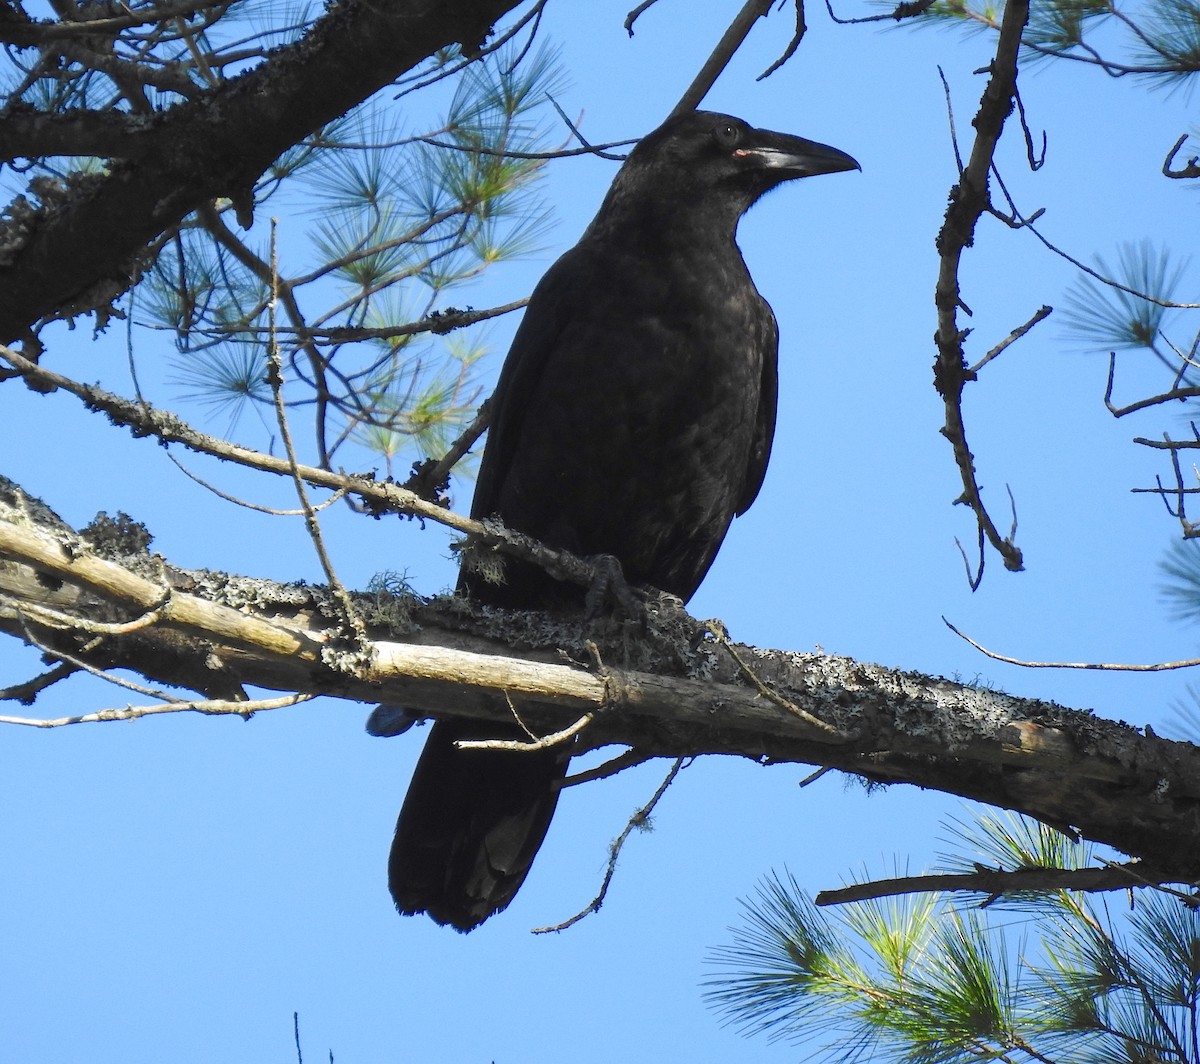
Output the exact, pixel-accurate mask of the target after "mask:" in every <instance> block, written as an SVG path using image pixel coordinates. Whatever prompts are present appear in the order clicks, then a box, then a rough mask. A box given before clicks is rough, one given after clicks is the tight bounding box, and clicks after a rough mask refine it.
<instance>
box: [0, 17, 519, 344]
mask: <svg viewBox="0 0 1200 1064" xmlns="http://www.w3.org/2000/svg"><path fill="white" fill-rule="evenodd" d="M517 4H518V0H396V2H394V3H388V4H378V3H374V2H372V0H344V2H342V3H339V4H336V5H334V6H333V7H332V8H331V9H330V10H329V12H328V14H326V15H325V16H324V17H322V18H321V19H319V20H318V21H317V22H316V23H315V24H314V25H313V27H312V29H311V30H310V31H309V32H308V34H306V35H305V37H303V38H302V39H301V40H300V41H298V42H297V43H296V44H294V45H291V46H289V47H287V48H282V49H280V50H279V51H277V52H274V53H272V55H271V56H270V57H269V58H268V59H267V60H265V61H264V62H263V63H262V64H261V65H260V66H258V67H256V68H255V69H254V70H252V71H251V72H250V73H248V74H246V75H245V76H243V77H241V78H238V79H236V80H233V81H230V82H227V83H225V84H223V85H222V86H221V87H220V88H218V89H216V90H213V91H212V92H209V93H206V94H205V95H203V96H202V97H200V98H198V99H196V100H192V101H188V102H187V103H183V104H179V105H178V106H176V107H174V108H172V109H171V110H169V111H167V112H166V113H164V114H163V115H161V116H155V118H154V119H152V120H150V121H148V122H147V124H146V128H145V132H144V134H143V135H144V136H145V137H146V138H147V140H148V141H149V140H152V141H153V143H154V144H155V151H154V153H153V154H149V153H147V155H146V157H145V158H144V159H141V160H139V161H136V162H125V163H121V164H118V165H117V166H116V167H115V168H114V169H113V170H112V172H111V173H110V174H108V175H107V176H105V177H101V178H88V179H85V180H82V181H80V182H79V183H77V184H76V185H74V186H73V187H72V188H71V190H70V192H69V194H68V195H66V196H65V197H64V198H63V199H62V200H61V201H60V202H57V203H55V204H54V205H52V206H46V207H43V209H42V210H41V211H40V212H39V213H38V215H37V217H36V219H35V221H34V223H33V225H32V227H31V228H30V230H29V232H28V233H27V234H26V242H25V244H24V247H23V248H21V250H20V251H18V252H17V253H16V254H15V255H14V256H13V257H12V258H11V260H10V261H9V262H8V263H7V264H6V265H4V266H0V342H8V341H11V340H13V339H14V338H16V337H19V336H21V335H23V334H24V332H25V330H27V329H29V328H30V327H31V326H33V325H35V324H36V323H37V322H38V321H40V320H43V319H46V318H50V317H55V316H65V315H70V314H78V313H84V312H87V311H88V310H91V309H94V308H95V307H97V306H104V305H107V303H108V302H110V301H111V300H112V299H113V298H115V297H116V296H117V295H119V294H120V293H121V292H123V291H124V290H125V289H126V288H127V287H128V286H129V284H130V283H131V282H132V280H133V279H134V277H135V276H136V274H137V272H138V270H139V268H140V264H139V261H138V260H139V258H140V257H141V256H143V255H144V254H145V249H146V247H147V245H149V244H150V243H151V241H153V240H154V238H155V237H157V236H159V235H160V234H161V233H163V232H164V231H165V230H168V229H170V228H171V227H172V226H174V225H176V224H177V223H178V222H179V221H180V220H181V219H182V218H183V217H184V216H185V215H186V214H188V213H189V212H190V211H192V210H194V209H195V208H196V207H197V206H199V205H200V204H201V203H204V202H206V201H209V200H212V199H214V198H217V197H221V196H225V197H229V198H232V199H235V200H240V199H244V198H245V193H246V191H247V190H248V189H249V188H250V187H251V186H252V185H253V183H254V181H255V180H256V179H257V178H258V177H259V175H261V174H262V173H263V172H264V171H265V170H266V169H267V167H268V166H269V165H270V164H271V163H272V162H273V161H274V160H275V159H276V158H278V157H279V156H280V155H281V154H282V153H283V152H284V151H286V150H287V149H288V148H289V147H291V146H292V145H293V144H296V143H297V142H299V141H300V140H302V139H303V138H304V137H305V136H307V135H308V134H310V133H312V132H314V131H315V130H317V129H319V128H320V127H321V126H323V125H325V124H326V123H328V122H330V121H332V120H333V119H335V118H338V117H339V116H341V115H343V114H345V113H346V112H347V111H348V110H350V109H351V108H352V107H354V106H356V105H357V104H359V103H361V102H362V101H364V100H365V99H367V98H368V97H369V96H371V95H372V94H373V93H375V92H376V91H378V90H379V89H380V88H382V87H383V86H385V85H387V84H388V83H389V82H391V81H392V80H393V79H394V78H395V77H396V76H397V75H399V74H401V73H403V72H404V71H406V70H408V69H410V68H411V67H413V66H414V65H416V64H417V63H419V62H421V60H423V59H425V58H426V57H428V56H430V55H432V54H433V53H434V52H435V51H437V50H438V49H439V48H445V47H449V46H450V45H453V44H461V45H462V46H463V49H464V51H466V52H467V53H468V54H470V53H471V52H472V51H473V50H474V49H476V48H477V47H478V46H479V45H480V44H481V43H482V42H483V41H484V39H485V38H486V37H487V36H488V34H489V33H490V32H491V28H492V25H493V23H495V21H496V20H497V19H499V18H500V17H501V16H502V15H504V14H505V13H506V12H507V11H510V10H511V9H512V8H514V7H516V6H517Z"/></svg>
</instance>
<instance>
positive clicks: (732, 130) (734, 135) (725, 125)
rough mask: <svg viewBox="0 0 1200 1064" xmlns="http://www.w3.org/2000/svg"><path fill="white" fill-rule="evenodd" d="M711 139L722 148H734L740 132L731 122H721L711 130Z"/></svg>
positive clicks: (739, 137) (740, 137)
mask: <svg viewBox="0 0 1200 1064" xmlns="http://www.w3.org/2000/svg"><path fill="white" fill-rule="evenodd" d="M713 138H714V139H715V140H716V142H717V143H718V144H719V145H721V147H722V148H736V147H737V145H738V141H739V140H741V139H742V131H741V130H740V129H738V127H737V126H735V125H734V124H733V123H732V122H722V123H721V124H720V125H719V126H716V127H715V128H714V129H713Z"/></svg>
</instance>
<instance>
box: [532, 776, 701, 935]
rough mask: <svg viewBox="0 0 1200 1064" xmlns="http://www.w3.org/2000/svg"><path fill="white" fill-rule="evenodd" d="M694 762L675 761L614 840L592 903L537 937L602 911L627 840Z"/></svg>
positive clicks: (539, 931) (538, 930)
mask: <svg viewBox="0 0 1200 1064" xmlns="http://www.w3.org/2000/svg"><path fill="white" fill-rule="evenodd" d="M691 761H692V759H691V758H688V757H679V758H676V759H675V763H674V764H673V765H672V766H671V771H670V772H668V773H667V778H666V779H664V780H663V781H662V783H660V784H659V787H658V790H656V791H655V792H654V795H653V797H651V799H650V801H648V802H647V803H646V804H645V805H644V806H642V807H641V809H639V810H638V811H637V812H635V813H634V814H633V816H631V817H630V818H629V823H628V824H626V825H625V830H624V831H622V832H621V834H620V835H618V836H617V838H616V839H615V840H614V842H613V844H612V845H611V846H610V847H609V851H608V868H607V869H605V872H604V880H603V882H601V884H600V890H599V891H598V892H597V893H596V896H595V897H594V898H593V899H592V900H591V902H590V903H589V904H588V905H587V906H586V907H585V908H583V909H580V911H579V912H577V913H576V914H575V915H574V916H572V917H570V918H569V919H567V920H564V921H563V922H562V923H559V924H552V925H550V926H549V927H535V928H533V929H532V930H533V933H534V934H535V935H544V934H546V933H547V932H548V931H565V930H566V929H567V928H568V927H570V926H571V925H572V924H577V923H579V921H580V920H582V919H583V918H584V917H585V916H590V915H591V914H592V913H594V912H599V911H600V906H601V905H603V904H604V898H605V895H607V894H608V887H609V884H610V883H612V878H613V875H614V873H615V872H616V870H617V858H619V857H620V856H621V849H622V847H623V846H624V845H625V840H626V839H628V838H629V836H630V835H632V834H633V831H634V829H635V828H645V827H646V826H647V824H648V823H649V820H650V814H651V813H653V812H654V807H655V806H656V805H658V802H659V799H660V798H662V796H663V795H664V794H666V793H667V788H668V787H670V786H671V784H672V783H674V782H675V777H676V776H678V775H679V772H680V770H681V769H683V768H684V767H686V766H687V765H688V764H690V763H691Z"/></svg>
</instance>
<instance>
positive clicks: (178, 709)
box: [0, 693, 317, 728]
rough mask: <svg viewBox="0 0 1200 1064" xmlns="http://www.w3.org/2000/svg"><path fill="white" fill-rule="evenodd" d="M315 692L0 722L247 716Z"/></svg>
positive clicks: (38, 724) (58, 724) (40, 724)
mask: <svg viewBox="0 0 1200 1064" xmlns="http://www.w3.org/2000/svg"><path fill="white" fill-rule="evenodd" d="M316 697H317V696H316V695H315V694H304V693H299V694H291V695H283V696H281V697H279V698H263V699H259V700H257V701H249V702H231V701H229V700H227V699H217V698H214V699H199V700H195V701H190V702H184V701H181V702H165V703H161V704H159V705H155V706H125V707H124V708H121V709H98V710H95V711H94V712H92V713H83V714H80V715H79V716H77V717H55V718H53V719H52V720H39V719H38V718H36V717H9V716H0V724H22V725H25V726H26V727H30V728H62V727H65V726H66V725H68V724H103V723H107V722H108V721H113V720H137V719H138V718H139V717H152V716H156V715H158V714H161V713H203V714H205V715H206V716H238V717H248V716H250V715H251V714H252V713H261V712H265V711H266V710H271V709H286V708H288V707H289V706H295V705H298V704H299V703H301V702H308V701H310V700H312V699H314V698H316Z"/></svg>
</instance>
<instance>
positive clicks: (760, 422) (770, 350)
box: [734, 299, 779, 517]
mask: <svg viewBox="0 0 1200 1064" xmlns="http://www.w3.org/2000/svg"><path fill="white" fill-rule="evenodd" d="M762 311H763V312H762V314H761V315H760V317H759V322H758V328H757V329H756V332H757V336H756V338H755V342H756V343H757V345H758V349H759V352H760V353H761V356H762V390H761V391H760V392H759V397H758V413H757V415H756V417H755V420H754V440H753V442H752V443H751V445H750V457H749V461H748V462H747V463H746V479H745V480H744V481H743V482H742V494H741V496H740V497H739V499H738V503H737V506H736V508H735V509H734V513H735V514H736V515H737V516H738V517H741V515H742V514H744V513H745V512H746V511H747V510H749V509H750V506H751V504H752V503H753V502H754V500H755V499H756V498H758V492H759V489H760V488H761V487H762V483H763V478H764V477H766V475H767V461H768V460H769V459H770V457H771V442H772V441H773V440H774V439H775V414H776V409H777V407H778V404H779V326H778V325H777V324H776V322H775V314H774V313H773V312H772V310H771V307H770V306H769V305H768V303H767V301H766V300H765V299H764V300H762Z"/></svg>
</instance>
